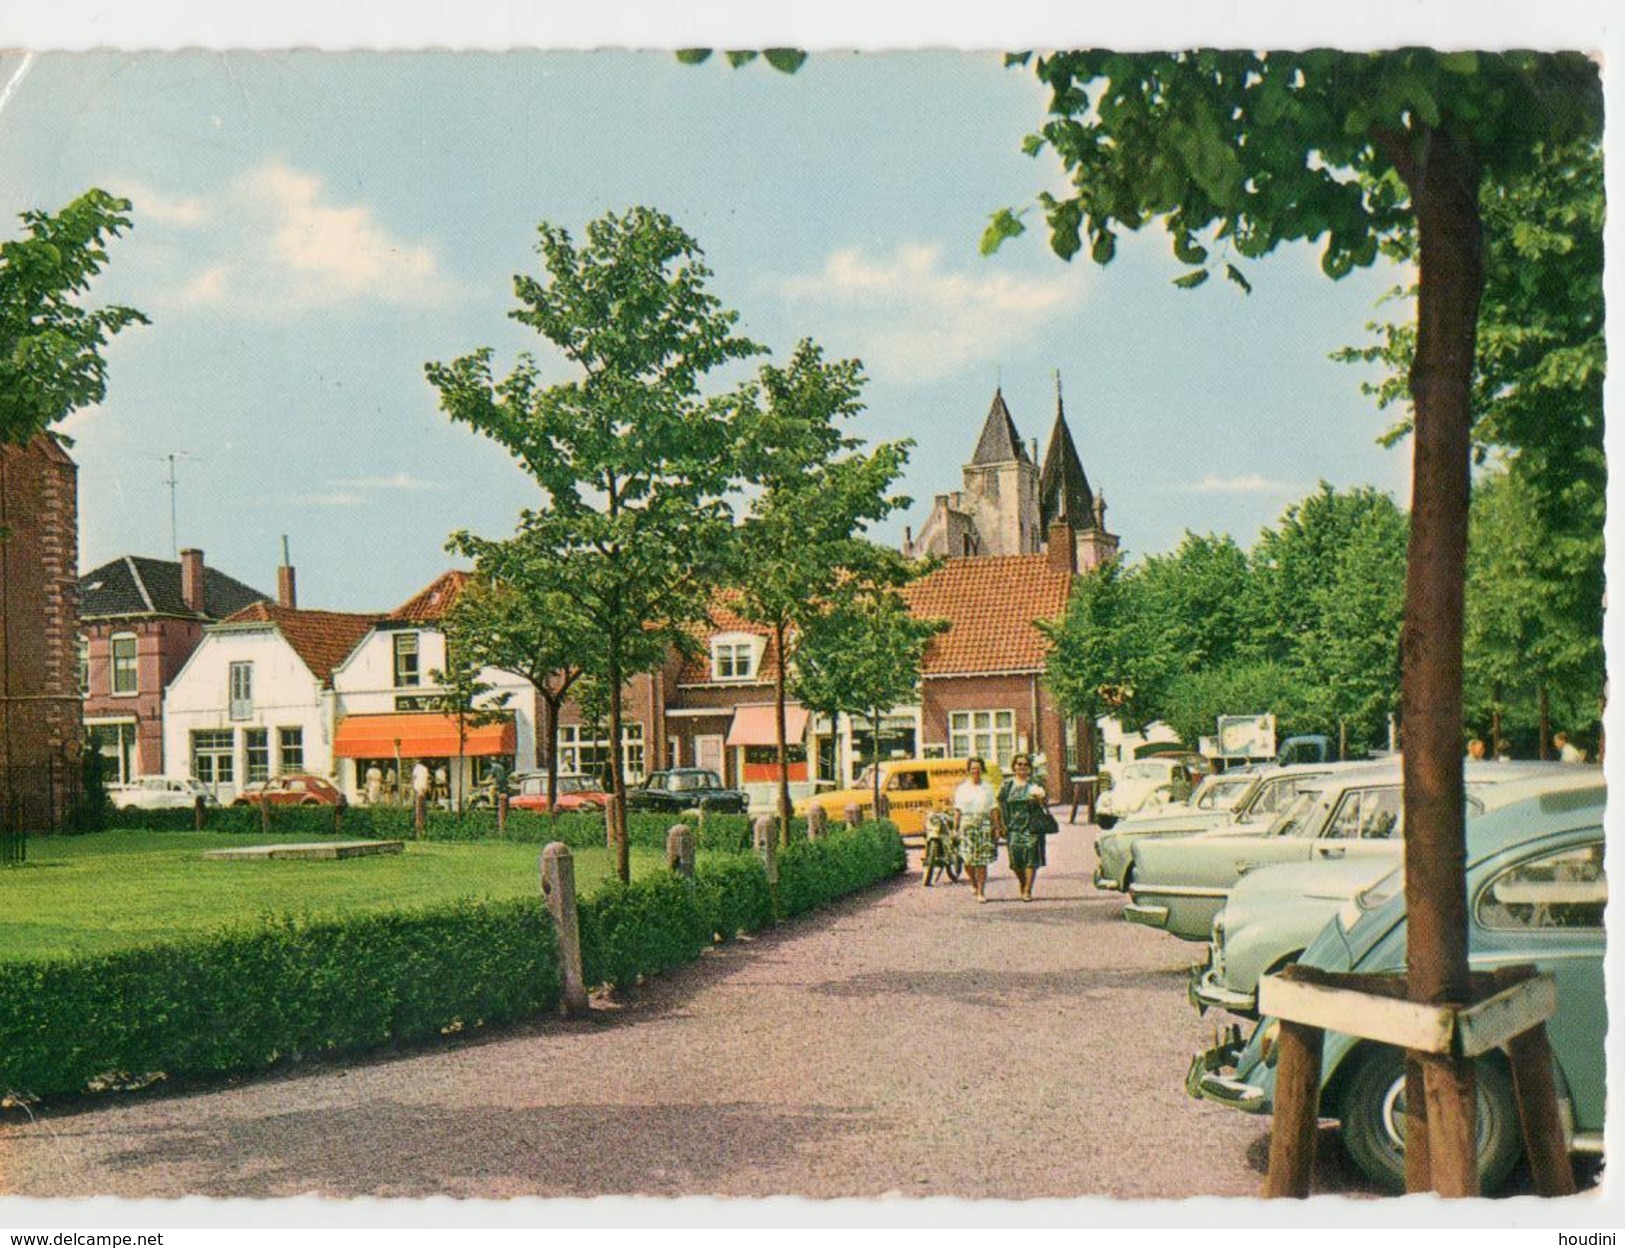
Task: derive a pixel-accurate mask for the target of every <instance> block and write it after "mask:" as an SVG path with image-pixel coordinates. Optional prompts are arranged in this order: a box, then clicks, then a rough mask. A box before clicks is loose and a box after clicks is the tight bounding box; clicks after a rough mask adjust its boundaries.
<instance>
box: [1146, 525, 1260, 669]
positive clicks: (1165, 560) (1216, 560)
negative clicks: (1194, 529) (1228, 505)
mask: <svg viewBox="0 0 1625 1248" xmlns="http://www.w3.org/2000/svg"><path fill="white" fill-rule="evenodd" d="M1134 575H1135V576H1136V577H1137V578H1138V580H1139V582H1140V585H1139V594H1140V596H1141V603H1142V606H1141V610H1142V613H1143V615H1144V617H1145V619H1146V621H1147V623H1148V624H1150V625H1151V626H1152V627H1155V628H1156V629H1157V630H1158V631H1159V632H1160V633H1161V635H1162V641H1163V647H1162V648H1163V649H1164V650H1166V651H1167V657H1168V659H1169V661H1170V663H1172V664H1173V665H1174V666H1175V667H1176V668H1177V669H1183V670H1186V671H1194V670H1198V669H1202V668H1208V667H1212V666H1214V665H1216V664H1220V663H1225V662H1228V661H1229V660H1230V659H1231V658H1232V657H1233V656H1234V655H1236V654H1237V653H1239V652H1240V651H1241V650H1242V649H1243V648H1244V647H1245V646H1246V645H1247V643H1248V640H1249V639H1250V638H1251V637H1253V636H1254V635H1255V633H1256V631H1257V620H1256V618H1255V617H1256V615H1257V609H1256V608H1257V602H1256V599H1255V598H1254V596H1253V594H1252V593H1251V592H1250V589H1251V580H1252V570H1251V565H1250V563H1249V561H1248V558H1247V552H1246V551H1244V550H1242V548H1241V547H1240V546H1238V545H1237V544H1236V541H1235V539H1234V538H1233V537H1230V536H1229V535H1228V534H1227V535H1225V536H1223V537H1220V536H1216V535H1214V534H1211V533H1210V534H1208V535H1206V536H1204V537H1198V536H1197V535H1196V534H1194V533H1186V534H1185V537H1184V540H1183V541H1181V542H1180V544H1179V546H1178V548H1177V549H1175V550H1174V551H1173V552H1172V553H1170V554H1166V555H1150V556H1147V557H1146V559H1144V560H1143V561H1142V562H1141V563H1140V565H1139V566H1138V567H1137V568H1136V569H1135V571H1134Z"/></svg>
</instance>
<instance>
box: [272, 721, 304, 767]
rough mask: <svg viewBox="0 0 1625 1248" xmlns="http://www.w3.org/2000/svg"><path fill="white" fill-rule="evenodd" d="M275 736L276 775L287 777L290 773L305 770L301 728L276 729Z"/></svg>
mask: <svg viewBox="0 0 1625 1248" xmlns="http://www.w3.org/2000/svg"><path fill="white" fill-rule="evenodd" d="M276 736H277V755H278V757H277V774H279V775H287V773H288V772H290V771H303V770H304V769H305V730H304V729H303V728H278V729H277V730H276Z"/></svg>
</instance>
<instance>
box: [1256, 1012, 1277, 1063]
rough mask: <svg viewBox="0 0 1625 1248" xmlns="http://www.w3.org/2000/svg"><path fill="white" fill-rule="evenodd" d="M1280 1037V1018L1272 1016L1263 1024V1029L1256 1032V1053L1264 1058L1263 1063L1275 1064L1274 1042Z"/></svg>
mask: <svg viewBox="0 0 1625 1248" xmlns="http://www.w3.org/2000/svg"><path fill="white" fill-rule="evenodd" d="M1280 1038H1281V1020H1280V1019H1278V1018H1272V1019H1270V1021H1269V1022H1267V1023H1265V1024H1264V1029H1263V1030H1262V1031H1260V1032H1259V1033H1258V1054H1259V1056H1260V1057H1262V1058H1263V1059H1264V1065H1266V1066H1274V1065H1275V1058H1276V1043H1277V1042H1278V1041H1279V1040H1280Z"/></svg>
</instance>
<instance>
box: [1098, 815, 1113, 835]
mask: <svg viewBox="0 0 1625 1248" xmlns="http://www.w3.org/2000/svg"><path fill="white" fill-rule="evenodd" d="M1116 824H1117V816H1116V815H1102V814H1100V813H1098V812H1096V814H1095V826H1096V827H1097V828H1099V829H1100V830H1101V831H1102V832H1109V831H1111V830H1112V828H1113V827H1115V826H1116Z"/></svg>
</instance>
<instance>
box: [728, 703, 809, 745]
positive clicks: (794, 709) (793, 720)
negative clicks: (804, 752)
mask: <svg viewBox="0 0 1625 1248" xmlns="http://www.w3.org/2000/svg"><path fill="white" fill-rule="evenodd" d="M806 735H807V708H806V707H804V706H787V707H785V708H784V739H785V741H786V742H787V743H789V744H800V742H801V739H802V738H803V737H805V736H806ZM778 741H779V737H778V729H777V727H776V726H775V723H774V714H773V708H772V707H771V706H742V707H740V708H739V709H738V710H736V711H735V712H734V717H733V722H732V723H731V724H729V725H728V742H727V743H728V744H729V745H777V744H778Z"/></svg>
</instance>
